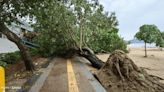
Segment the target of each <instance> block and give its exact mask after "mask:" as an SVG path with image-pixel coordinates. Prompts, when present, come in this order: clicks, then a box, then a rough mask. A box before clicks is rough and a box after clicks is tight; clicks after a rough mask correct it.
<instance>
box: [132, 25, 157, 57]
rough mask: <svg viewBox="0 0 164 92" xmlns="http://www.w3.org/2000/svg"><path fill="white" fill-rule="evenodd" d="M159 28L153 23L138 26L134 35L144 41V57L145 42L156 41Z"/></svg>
mask: <svg viewBox="0 0 164 92" xmlns="http://www.w3.org/2000/svg"><path fill="white" fill-rule="evenodd" d="M159 32H160V31H159V29H158V28H157V26H155V25H146V24H145V25H143V26H141V27H140V29H139V32H138V33H136V35H135V37H136V38H137V39H138V40H143V41H144V43H145V57H147V50H146V43H153V42H156V41H157V38H158V35H159Z"/></svg>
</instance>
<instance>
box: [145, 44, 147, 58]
mask: <svg viewBox="0 0 164 92" xmlns="http://www.w3.org/2000/svg"><path fill="white" fill-rule="evenodd" d="M145 57H147V50H146V42H145Z"/></svg>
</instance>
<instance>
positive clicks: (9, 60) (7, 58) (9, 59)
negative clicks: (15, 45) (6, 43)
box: [0, 51, 21, 64]
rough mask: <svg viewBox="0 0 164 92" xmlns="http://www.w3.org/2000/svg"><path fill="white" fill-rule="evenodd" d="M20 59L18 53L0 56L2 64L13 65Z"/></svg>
mask: <svg viewBox="0 0 164 92" xmlns="http://www.w3.org/2000/svg"><path fill="white" fill-rule="evenodd" d="M20 59H21V56H20V53H19V51H16V52H12V53H6V54H0V61H1V62H4V64H14V63H16V62H18V61H19V60H20Z"/></svg>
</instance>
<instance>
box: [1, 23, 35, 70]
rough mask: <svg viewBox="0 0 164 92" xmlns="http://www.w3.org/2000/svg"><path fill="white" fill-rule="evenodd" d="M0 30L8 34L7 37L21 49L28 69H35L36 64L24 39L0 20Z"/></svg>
mask: <svg viewBox="0 0 164 92" xmlns="http://www.w3.org/2000/svg"><path fill="white" fill-rule="evenodd" d="M0 32H1V33H2V34H4V35H6V36H7V38H8V39H9V40H10V41H12V42H14V43H15V44H16V45H17V47H18V48H19V49H20V53H21V56H22V59H23V60H24V64H25V67H26V70H28V71H33V70H34V65H33V63H32V59H31V57H30V55H29V52H28V49H27V47H26V46H24V44H23V43H22V40H21V39H20V38H19V37H18V36H17V35H16V34H15V33H13V32H12V31H10V30H9V29H8V28H7V27H6V25H5V24H4V23H2V22H0Z"/></svg>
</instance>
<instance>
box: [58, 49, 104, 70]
mask: <svg viewBox="0 0 164 92" xmlns="http://www.w3.org/2000/svg"><path fill="white" fill-rule="evenodd" d="M63 51H64V52H63V53H61V54H60V55H59V56H61V57H63V58H72V57H73V56H76V55H78V56H82V57H84V58H86V59H87V60H89V61H90V63H91V64H92V66H93V67H94V68H97V69H100V68H101V67H102V66H103V65H104V62H103V61H101V60H100V59H99V58H98V57H97V56H96V55H95V54H94V52H93V51H92V50H91V49H89V48H82V50H80V48H79V47H73V48H68V49H66V50H63Z"/></svg>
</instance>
